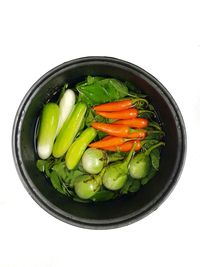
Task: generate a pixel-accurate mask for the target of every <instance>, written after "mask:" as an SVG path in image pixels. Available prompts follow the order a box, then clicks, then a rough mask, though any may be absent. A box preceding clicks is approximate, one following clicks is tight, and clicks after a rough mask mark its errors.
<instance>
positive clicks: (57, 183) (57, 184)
mask: <svg viewBox="0 0 200 267" xmlns="http://www.w3.org/2000/svg"><path fill="white" fill-rule="evenodd" d="M49 178H50V180H51V183H52V185H53V187H54V188H55V189H56V190H58V191H59V192H60V193H62V194H65V193H66V192H65V190H63V187H62V185H61V182H60V179H59V176H58V174H57V173H56V172H55V171H52V172H51V173H50V176H49Z"/></svg>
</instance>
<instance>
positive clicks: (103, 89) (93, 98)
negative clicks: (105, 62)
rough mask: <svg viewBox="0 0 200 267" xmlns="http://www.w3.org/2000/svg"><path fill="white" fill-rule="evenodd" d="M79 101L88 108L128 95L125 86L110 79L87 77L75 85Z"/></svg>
mask: <svg viewBox="0 0 200 267" xmlns="http://www.w3.org/2000/svg"><path fill="white" fill-rule="evenodd" d="M76 89H77V90H78V92H79V94H80V99H81V100H82V101H84V102H86V103H87V104H88V105H89V106H93V105H98V104H102V103H106V102H111V101H115V100H119V99H121V98H123V97H125V96H127V95H128V88H127V86H126V85H125V84H124V83H122V82H121V81H118V80H116V79H112V78H104V79H102V78H100V77H88V78H87V80H86V82H83V83H79V84H77V85H76Z"/></svg>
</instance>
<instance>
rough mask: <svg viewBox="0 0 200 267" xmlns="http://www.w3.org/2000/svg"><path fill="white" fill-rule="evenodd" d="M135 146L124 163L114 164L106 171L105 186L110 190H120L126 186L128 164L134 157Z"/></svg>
mask: <svg viewBox="0 0 200 267" xmlns="http://www.w3.org/2000/svg"><path fill="white" fill-rule="evenodd" d="M134 148H135V146H133V148H132V149H131V151H130V152H129V154H128V156H127V158H126V159H125V160H124V161H122V162H121V161H120V162H114V163H112V164H110V165H108V167H107V168H106V170H105V173H104V175H103V185H104V186H105V187H106V188H107V189H110V190H119V189H120V188H122V186H123V185H124V184H125V182H126V180H127V175H128V164H129V162H130V160H131V157H132V155H133V153H135V152H134Z"/></svg>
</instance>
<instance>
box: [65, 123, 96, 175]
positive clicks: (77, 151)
mask: <svg viewBox="0 0 200 267" xmlns="http://www.w3.org/2000/svg"><path fill="white" fill-rule="evenodd" d="M96 134H97V133H96V130H95V129H94V128H92V127H90V128H87V129H86V130H85V131H83V132H82V133H81V135H80V136H79V137H78V138H77V139H76V140H75V141H74V143H73V144H72V145H71V146H70V148H69V149H68V151H67V154H66V157H65V163H66V165H67V168H68V169H69V170H73V169H74V168H75V167H76V165H77V164H78V163H79V161H80V159H81V157H82V155H83V153H84V151H85V150H86V148H87V146H88V145H89V143H91V142H92V140H93V139H94V138H95V137H96Z"/></svg>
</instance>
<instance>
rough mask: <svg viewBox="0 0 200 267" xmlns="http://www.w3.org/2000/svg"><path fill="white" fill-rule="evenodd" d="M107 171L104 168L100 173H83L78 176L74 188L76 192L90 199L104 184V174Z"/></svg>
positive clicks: (83, 197) (81, 196)
mask: <svg viewBox="0 0 200 267" xmlns="http://www.w3.org/2000/svg"><path fill="white" fill-rule="evenodd" d="M104 172H105V169H103V170H102V171H101V172H100V173H99V174H98V175H89V174H85V175H81V176H79V177H78V178H76V179H77V180H76V182H75V184H74V190H75V192H76V194H77V195H78V196H79V197H80V198H82V199H89V198H91V197H92V196H94V195H95V194H96V192H98V191H99V189H100V187H101V185H102V176H103V174H104Z"/></svg>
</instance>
